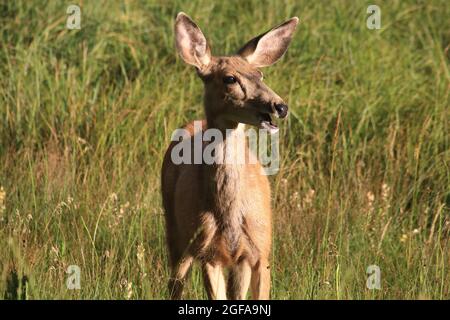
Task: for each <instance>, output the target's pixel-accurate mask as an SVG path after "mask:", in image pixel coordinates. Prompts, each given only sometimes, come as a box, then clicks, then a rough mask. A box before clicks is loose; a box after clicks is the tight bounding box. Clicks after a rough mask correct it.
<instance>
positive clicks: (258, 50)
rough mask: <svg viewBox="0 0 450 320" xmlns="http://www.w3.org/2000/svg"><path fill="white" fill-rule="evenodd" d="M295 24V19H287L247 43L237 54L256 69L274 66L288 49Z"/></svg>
mask: <svg viewBox="0 0 450 320" xmlns="http://www.w3.org/2000/svg"><path fill="white" fill-rule="evenodd" d="M297 24H298V18H297V17H293V18H291V19H289V20H288V21H286V22H284V23H283V24H281V25H279V26H278V27H275V28H273V29H271V30H269V31H267V32H266V33H263V34H261V35H259V36H257V37H256V38H253V39H252V40H250V41H249V42H247V44H246V45H245V46H243V47H242V48H241V49H240V50H239V51H238V54H239V55H240V56H241V57H243V58H244V59H246V60H247V61H248V62H249V63H250V64H252V65H254V66H255V67H257V68H258V67H266V66H270V65H271V64H274V63H275V62H276V61H277V60H278V59H280V58H281V57H282V56H283V54H284V53H285V52H286V50H287V48H288V47H289V44H290V43H291V39H292V35H293V33H294V31H295V28H296V27H297Z"/></svg>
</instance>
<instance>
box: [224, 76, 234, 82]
mask: <svg viewBox="0 0 450 320" xmlns="http://www.w3.org/2000/svg"><path fill="white" fill-rule="evenodd" d="M223 83H225V84H233V83H236V78H235V77H233V76H225V77H223Z"/></svg>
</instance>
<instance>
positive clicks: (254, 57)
mask: <svg viewBox="0 0 450 320" xmlns="http://www.w3.org/2000/svg"><path fill="white" fill-rule="evenodd" d="M297 24H298V18H297V17H294V18H291V19H289V20H288V21H286V22H284V23H283V24H281V25H279V26H278V27H275V28H273V29H271V30H269V31H268V32H266V33H263V34H261V35H259V36H257V37H256V38H253V39H252V40H250V41H249V42H248V43H247V44H245V45H244V46H243V47H242V48H241V49H240V50H239V51H238V52H237V53H236V54H235V55H231V56H220V57H215V56H212V55H211V49H210V46H209V45H208V43H207V41H206V38H205V36H204V35H203V33H202V31H201V30H200V28H199V27H198V26H197V25H196V24H195V23H194V22H193V21H192V19H191V18H189V17H188V16H187V15H186V14H185V13H182V12H180V13H179V14H178V15H177V18H176V21H175V38H176V47H177V50H178V52H179V54H180V56H181V58H182V59H183V60H184V61H185V62H186V63H188V64H190V65H193V66H195V67H196V69H197V72H198V75H199V76H200V78H201V79H202V80H203V82H204V84H205V111H206V117H207V121H208V126H209V127H215V128H219V129H229V128H235V127H236V126H237V125H238V124H239V123H245V124H249V125H254V126H258V127H261V128H264V129H267V130H269V132H271V133H274V132H277V131H278V127H277V126H276V125H275V124H274V123H273V122H272V116H274V117H278V118H285V117H286V116H287V114H288V106H287V105H286V103H285V102H284V101H283V100H282V99H281V98H280V97H279V96H278V95H277V94H276V93H275V92H273V91H272V90H271V89H270V88H269V87H268V86H267V85H266V84H265V83H264V82H263V74H262V72H261V71H260V70H259V68H262V67H266V66H270V65H272V64H274V63H275V62H276V61H277V60H279V59H280V58H281V57H282V56H283V54H284V53H285V52H286V50H287V48H288V46H289V43H290V42H291V39H292V35H293V33H294V31H295V28H296V26H297Z"/></svg>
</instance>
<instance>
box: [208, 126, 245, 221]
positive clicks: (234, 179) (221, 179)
mask: <svg viewBox="0 0 450 320" xmlns="http://www.w3.org/2000/svg"><path fill="white" fill-rule="evenodd" d="M217 129H218V128H217ZM244 129H245V125H243V124H238V125H237V126H236V128H233V129H228V130H222V129H219V130H220V131H221V132H222V137H223V139H222V141H221V142H219V143H218V144H217V145H216V147H215V150H216V152H215V161H214V164H212V165H206V166H205V171H206V172H205V177H206V186H205V187H206V189H205V191H206V194H207V196H208V197H209V198H210V200H211V201H212V204H213V206H214V208H215V211H216V212H217V213H219V214H221V215H227V216H236V217H239V216H240V211H241V206H242V196H241V195H242V193H243V190H242V182H243V178H244V176H245V164H244V163H243V160H245V159H244V158H242V156H243V155H245V153H246V148H247V144H246V142H245V133H244ZM237 219H238V218H237ZM236 222H238V221H236ZM239 222H240V221H239Z"/></svg>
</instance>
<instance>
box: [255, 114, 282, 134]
mask: <svg viewBox="0 0 450 320" xmlns="http://www.w3.org/2000/svg"><path fill="white" fill-rule="evenodd" d="M259 118H260V123H259V127H260V128H261V129H266V130H267V131H269V133H270V134H274V133H277V132H278V130H279V128H278V126H277V125H276V124H274V123H273V121H272V117H271V116H270V114H268V113H261V114H260V116H259Z"/></svg>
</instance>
